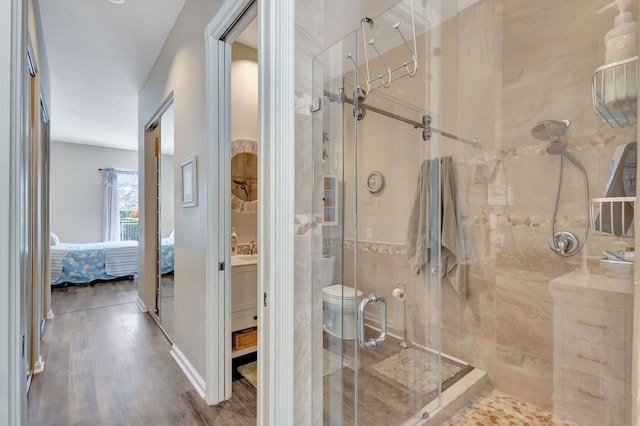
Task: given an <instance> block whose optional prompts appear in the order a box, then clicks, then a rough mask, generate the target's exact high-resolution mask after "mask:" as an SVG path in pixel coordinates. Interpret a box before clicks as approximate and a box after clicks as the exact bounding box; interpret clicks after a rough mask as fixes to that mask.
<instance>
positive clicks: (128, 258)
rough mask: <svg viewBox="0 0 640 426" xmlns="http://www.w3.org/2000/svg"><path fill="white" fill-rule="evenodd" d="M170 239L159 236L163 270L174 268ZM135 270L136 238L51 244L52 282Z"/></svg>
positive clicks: (82, 280)
mask: <svg viewBox="0 0 640 426" xmlns="http://www.w3.org/2000/svg"><path fill="white" fill-rule="evenodd" d="M173 258H174V252H173V240H170V239H168V238H163V239H162V245H161V262H162V263H161V267H162V273H163V274H166V273H168V272H171V271H173ZM137 274H138V242H137V241H117V242H108V243H88V244H70V243H60V244H58V245H55V246H51V285H56V284H62V283H74V284H80V283H90V282H92V281H96V280H113V279H116V278H122V277H127V276H135V275H137Z"/></svg>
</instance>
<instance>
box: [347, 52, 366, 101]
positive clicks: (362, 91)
mask: <svg viewBox="0 0 640 426" xmlns="http://www.w3.org/2000/svg"><path fill="white" fill-rule="evenodd" d="M347 58H348V59H351V62H353V65H354V66H355V67H356V69H357V70H358V72H360V74H362V77H364V81H365V83H366V85H367V90H366V91H365V90H362V88H360V86H358V88H359V89H360V93H361V94H362V99H363V100H364V98H366V97H367V96H368V95H369V92H370V91H371V83H369V76H368V75H367V74H365V73H364V71H362V68H360V66H359V65H358V64H357V63H356V61H355V59H353V54H352V53H351V52H349V53H348V54H347ZM367 68H369V65H368V62H367Z"/></svg>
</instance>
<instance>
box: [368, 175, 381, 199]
mask: <svg viewBox="0 0 640 426" xmlns="http://www.w3.org/2000/svg"><path fill="white" fill-rule="evenodd" d="M382 187H384V175H383V174H382V173H380V172H379V171H376V170H374V171H373V172H371V173H369V176H368V177H367V189H368V190H369V192H371V193H372V194H375V193H377V192H380V190H381V189H382Z"/></svg>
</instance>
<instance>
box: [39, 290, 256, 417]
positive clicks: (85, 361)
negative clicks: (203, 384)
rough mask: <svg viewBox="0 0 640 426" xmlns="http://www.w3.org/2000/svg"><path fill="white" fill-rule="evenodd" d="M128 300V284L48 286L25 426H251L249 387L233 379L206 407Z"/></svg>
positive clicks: (253, 412)
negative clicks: (46, 317)
mask: <svg viewBox="0 0 640 426" xmlns="http://www.w3.org/2000/svg"><path fill="white" fill-rule="evenodd" d="M135 298H136V293H135V282H134V281H119V282H116V283H101V284H94V285H93V286H79V287H66V288H61V289H54V290H53V291H52V307H53V311H54V313H55V314H56V315H55V318H53V319H52V320H50V321H48V322H47V324H46V329H45V333H44V336H43V338H42V355H43V359H44V361H45V363H46V364H45V371H44V372H43V373H41V374H38V375H36V376H35V377H34V379H33V382H32V385H31V389H30V392H29V396H28V398H27V424H28V425H51V426H54V425H105V426H106V425H109V426H111V425H254V424H255V423H256V389H255V388H254V387H253V386H251V384H249V382H247V381H246V380H245V379H240V380H236V381H234V382H233V397H232V398H231V399H230V400H229V401H225V402H224V403H221V404H219V405H217V406H214V407H210V406H208V405H207V404H206V403H205V401H204V400H203V399H202V398H200V396H199V395H198V393H197V392H196V391H195V389H194V388H193V386H192V385H191V383H190V382H189V381H188V379H187V378H186V376H185V375H184V373H183V372H182V371H181V370H180V368H179V367H178V365H177V364H176V363H175V361H174V360H173V358H172V357H171V356H170V355H169V349H170V344H169V342H168V340H167V339H166V337H165V336H164V334H163V333H162V331H161V330H160V329H159V327H158V326H157V324H156V323H155V322H154V320H153V319H152V318H151V317H150V316H149V315H148V314H146V313H142V312H140V311H139V310H138V308H137V306H136V304H135Z"/></svg>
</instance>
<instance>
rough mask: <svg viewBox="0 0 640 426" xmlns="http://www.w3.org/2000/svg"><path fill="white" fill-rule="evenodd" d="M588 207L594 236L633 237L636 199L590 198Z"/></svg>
mask: <svg viewBox="0 0 640 426" xmlns="http://www.w3.org/2000/svg"><path fill="white" fill-rule="evenodd" d="M589 205H590V209H589V217H590V218H591V230H592V231H593V234H594V235H609V236H618V237H633V213H634V210H635V207H636V197H607V198H592V199H591V200H590V202H589Z"/></svg>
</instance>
